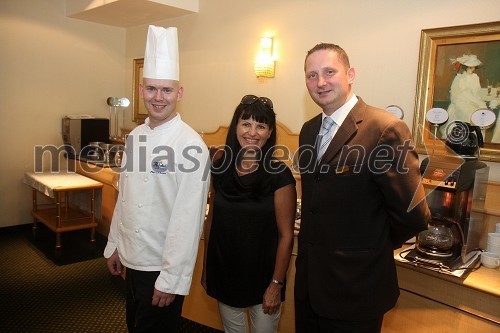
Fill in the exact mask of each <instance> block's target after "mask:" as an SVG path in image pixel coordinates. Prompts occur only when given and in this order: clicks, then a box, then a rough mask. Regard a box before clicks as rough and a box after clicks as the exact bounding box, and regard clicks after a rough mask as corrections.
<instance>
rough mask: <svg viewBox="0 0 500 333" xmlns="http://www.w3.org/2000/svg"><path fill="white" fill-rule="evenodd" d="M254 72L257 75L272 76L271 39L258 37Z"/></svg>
mask: <svg viewBox="0 0 500 333" xmlns="http://www.w3.org/2000/svg"><path fill="white" fill-rule="evenodd" d="M253 69H254V72H255V75H257V77H274V57H273V39H272V38H271V37H262V38H261V39H260V47H259V53H258V54H257V58H255V64H254V68H253Z"/></svg>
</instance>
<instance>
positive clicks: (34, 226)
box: [33, 189, 38, 238]
mask: <svg viewBox="0 0 500 333" xmlns="http://www.w3.org/2000/svg"><path fill="white" fill-rule="evenodd" d="M36 192H37V190H36V189H33V212H36V209H37V202H36V198H37V194H36ZM36 222H37V220H36V217H35V216H34V215H33V238H36V234H37V230H38V225H37V224H36Z"/></svg>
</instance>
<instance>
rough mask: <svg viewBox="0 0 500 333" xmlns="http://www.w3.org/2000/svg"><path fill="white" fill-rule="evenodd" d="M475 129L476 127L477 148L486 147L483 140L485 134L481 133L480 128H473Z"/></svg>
mask: <svg viewBox="0 0 500 333" xmlns="http://www.w3.org/2000/svg"><path fill="white" fill-rule="evenodd" d="M473 127H474V131H475V132H476V137H477V146H478V147H481V148H482V147H483V146H484V140H483V133H482V132H481V128H480V127H479V126H473Z"/></svg>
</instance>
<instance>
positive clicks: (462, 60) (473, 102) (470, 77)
mask: <svg viewBox="0 0 500 333" xmlns="http://www.w3.org/2000/svg"><path fill="white" fill-rule="evenodd" d="M451 61H452V63H453V64H454V65H455V66H454V68H455V70H457V75H456V76H455V78H454V79H453V82H452V83H451V88H450V105H449V106H448V114H449V118H448V124H451V123H453V121H455V120H462V121H465V122H470V117H471V115H472V113H473V112H474V111H476V110H477V109H480V108H486V103H485V101H484V100H482V99H481V97H480V95H479V92H480V89H481V85H480V83H479V76H478V75H477V74H476V73H475V71H476V69H477V68H478V67H479V66H480V65H481V64H482V63H481V61H480V60H479V59H478V58H477V56H476V55H474V54H464V55H463V56H461V57H458V58H456V59H451ZM445 128H446V126H443V128H442V130H445Z"/></svg>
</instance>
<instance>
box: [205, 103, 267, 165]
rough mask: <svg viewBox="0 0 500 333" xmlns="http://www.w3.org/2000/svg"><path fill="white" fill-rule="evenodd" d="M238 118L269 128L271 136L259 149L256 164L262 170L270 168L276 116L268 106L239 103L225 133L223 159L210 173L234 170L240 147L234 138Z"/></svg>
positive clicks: (216, 163) (216, 162) (217, 162)
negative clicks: (262, 124)
mask: <svg viewBox="0 0 500 333" xmlns="http://www.w3.org/2000/svg"><path fill="white" fill-rule="evenodd" d="M240 118H241V119H243V120H246V119H252V120H254V121H257V122H259V123H264V124H266V125H267V126H269V129H270V130H271V136H270V137H269V139H267V141H266V143H265V144H264V146H263V147H262V148H261V155H260V156H261V158H260V159H259V161H258V163H259V169H262V166H264V168H266V167H269V166H270V162H271V160H272V158H273V154H274V150H275V146H276V114H275V113H274V111H273V110H272V109H271V108H270V107H269V106H267V105H264V103H262V102H261V101H259V100H257V101H255V102H254V103H252V104H242V103H240V104H239V105H238V106H237V107H236V110H235V111H234V114H233V119H232V120H231V123H230V125H229V129H228V132H227V137H226V145H225V146H224V154H223V157H222V158H221V159H220V160H219V161H215V162H214V168H213V169H212V171H216V172H218V173H220V174H221V173H226V172H229V171H231V170H232V169H234V167H235V164H236V162H237V158H238V155H239V154H240V152H241V145H240V143H239V141H238V138H237V137H236V127H237V125H238V121H239V120H240Z"/></svg>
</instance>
